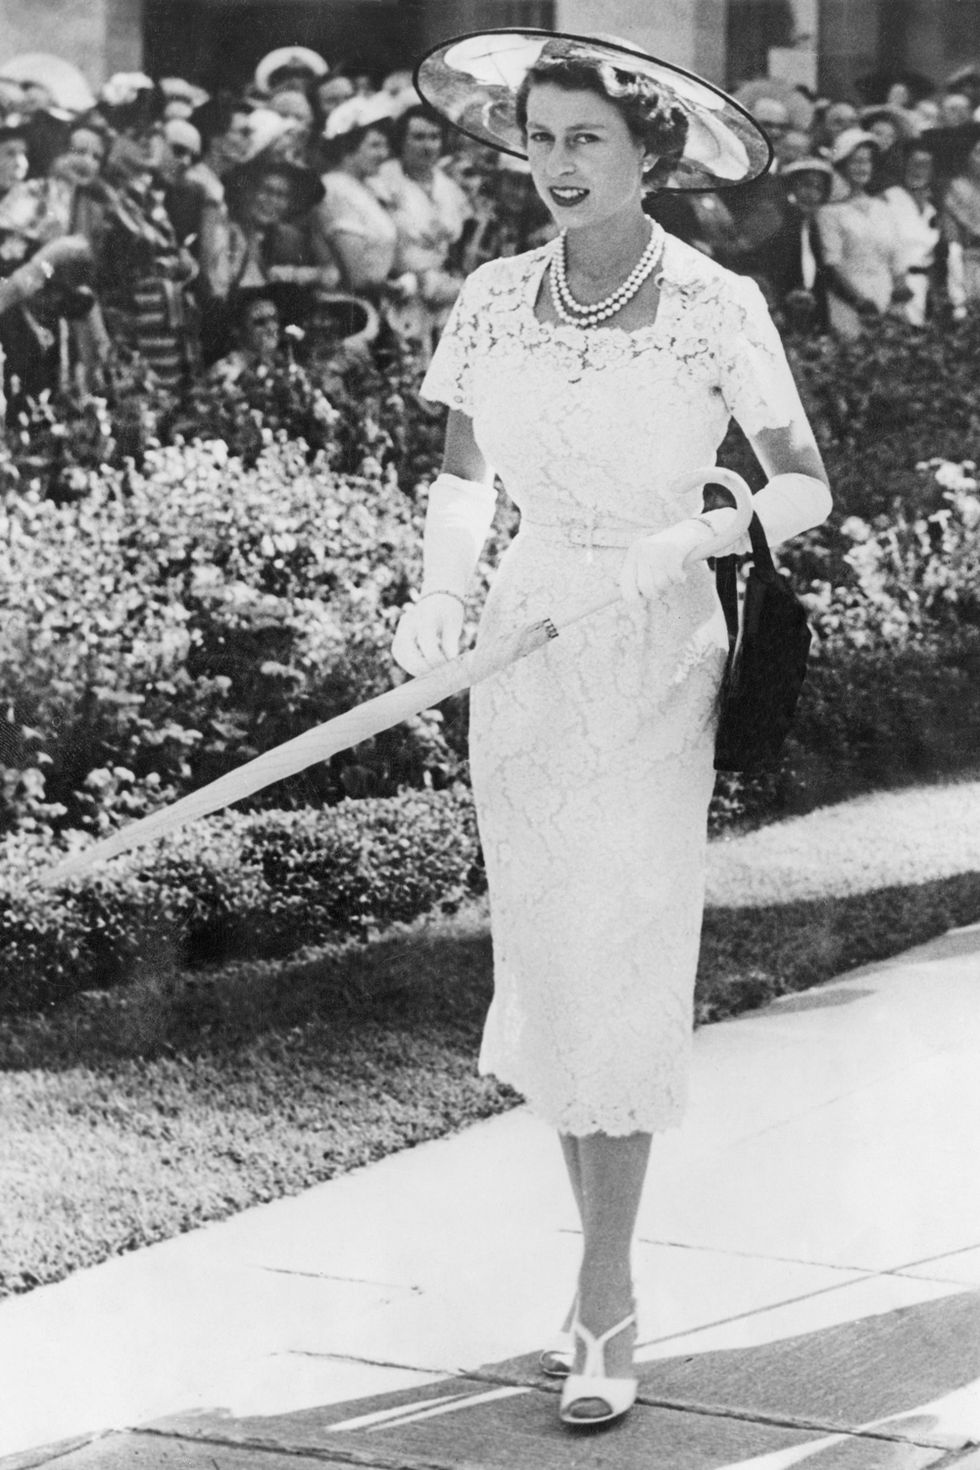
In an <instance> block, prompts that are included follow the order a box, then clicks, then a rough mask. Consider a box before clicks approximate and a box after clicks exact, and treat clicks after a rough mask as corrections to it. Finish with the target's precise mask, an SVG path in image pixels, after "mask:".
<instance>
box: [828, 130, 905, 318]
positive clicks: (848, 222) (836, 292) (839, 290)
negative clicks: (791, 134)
mask: <svg viewBox="0 0 980 1470" xmlns="http://www.w3.org/2000/svg"><path fill="white" fill-rule="evenodd" d="M880 146H881V145H880V144H879V142H878V140H877V138H876V137H875V136H874V134H873V133H866V132H864V131H863V130H862V129H861V128H848V130H847V131H846V132H844V133H841V135H840V136H839V138H838V139H837V140H836V142H835V143H834V146H833V151H832V153H831V162H832V164H833V165H834V168H835V169H836V171H837V178H838V180H839V182H840V185H841V186H842V190H843V196H844V197H843V198H835V197H833V196H832V198H831V202H830V203H828V204H824V205H823V206H822V207H821V209H820V210H819V211H818V213H817V228H818V230H819V232H820V244H821V247H822V249H823V261H824V272H825V274H826V278H827V288H828V290H827V308H828V315H829V320H830V329H831V331H832V332H833V333H834V334H835V335H836V336H838V337H856V336H858V335H859V334H860V333H861V331H862V329H863V327H864V325H866V324H867V323H868V322H869V321H871V322H873V321H874V320H876V319H877V318H878V317H879V316H881V315H882V313H883V312H885V311H887V310H888V309H889V307H890V306H892V305H893V304H894V305H899V304H900V305H902V306H904V305H905V303H906V302H907V301H908V300H909V298H910V296H911V292H910V291H909V288H908V285H907V283H906V280H905V276H904V273H903V270H902V257H901V255H900V253H899V248H898V241H897V239H896V236H895V221H894V216H893V214H892V211H891V210H890V209H889V207H888V205H887V204H886V203H885V201H884V200H883V199H880V198H878V197H877V196H876V195H874V194H871V193H870V192H869V190H870V187H871V182H872V180H873V178H874V166H875V158H876V156H877V154H878V153H879V152H880Z"/></svg>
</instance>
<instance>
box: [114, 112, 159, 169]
mask: <svg viewBox="0 0 980 1470" xmlns="http://www.w3.org/2000/svg"><path fill="white" fill-rule="evenodd" d="M163 152H164V142H163V130H162V128H161V126H160V124H159V123H152V124H150V125H149V126H148V127H139V128H126V130H125V131H124V132H121V133H120V134H119V136H118V137H117V138H116V141H115V142H114V143H113V145H112V162H113V164H114V165H115V167H116V168H120V169H122V170H123V172H125V173H131V174H141V173H154V172H155V171H156V170H157V169H158V168H159V167H160V165H161V163H162V162H163Z"/></svg>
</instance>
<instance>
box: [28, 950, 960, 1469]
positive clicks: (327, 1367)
mask: <svg viewBox="0 0 980 1470" xmlns="http://www.w3.org/2000/svg"><path fill="white" fill-rule="evenodd" d="M978 1125H980V926H977V927H975V928H972V929H967V930H960V931H957V932H955V933H952V934H949V935H947V936H945V937H944V938H943V939H940V940H937V941H935V942H934V943H932V944H930V945H927V946H924V947H922V948H920V949H918V950H916V951H914V952H912V953H909V954H907V955H904V956H901V957H899V958H898V959H895V960H892V961H889V962H887V963H884V964H880V965H875V966H872V967H869V968H867V969H865V970H861V971H857V972H854V973H853V974H851V975H849V976H848V977H847V979H846V980H842V981H838V982H836V983H834V984H832V985H827V986H823V987H821V988H819V989H816V990H813V991H810V992H807V993H805V994H802V995H797V996H793V997H790V998H787V999H785V1000H783V1001H781V1002H778V1003H777V1004H775V1005H773V1006H771V1007H769V1008H768V1009H767V1010H765V1011H760V1012H754V1013H751V1014H749V1015H747V1016H744V1017H742V1018H740V1019H738V1020H735V1021H731V1022H726V1023H723V1024H721V1025H716V1026H711V1027H708V1028H705V1029H704V1030H702V1031H700V1032H699V1033H698V1035H697V1038H696V1044H695V1072H694V1097H693V1104H692V1108H691V1112H690V1115H689V1118H688V1121H687V1123H686V1124H685V1126H684V1128H683V1129H682V1130H681V1131H679V1132H678V1133H675V1134H671V1135H667V1136H666V1137H665V1138H664V1139H662V1140H658V1142H657V1143H656V1145H655V1150H654V1160H653V1165H652V1169H651V1174H650V1181H649V1187H648V1190H647V1194H646V1198H645V1201H644V1206H643V1210H642V1214H641V1222H640V1229H639V1243H638V1246H637V1251H636V1269H637V1285H638V1293H639V1299H640V1343H641V1347H640V1350H639V1354H638V1357H639V1374H640V1380H641V1390H640V1402H639V1403H638V1404H637V1407H636V1408H635V1409H634V1411H633V1413H632V1414H631V1415H630V1416H629V1417H628V1419H627V1420H626V1421H624V1422H623V1423H622V1424H620V1425H619V1426H616V1427H613V1428H612V1429H609V1430H605V1431H601V1430H600V1431H592V1432H588V1433H586V1434H584V1435H574V1434H570V1433H569V1432H568V1431H566V1430H564V1429H562V1428H561V1426H560V1425H559V1424H558V1422H557V1418H556V1409H557V1399H556V1387H555V1385H553V1384H549V1383H548V1382H547V1381H546V1380H544V1379H542V1378H541V1377H539V1376H538V1375H537V1374H536V1372H535V1360H536V1356H537V1352H538V1349H539V1348H540V1347H541V1346H542V1345H543V1344H545V1343H547V1342H548V1341H549V1339H550V1338H551V1336H552V1334H553V1331H554V1328H555V1326H556V1324H557V1323H558V1322H559V1320H560V1318H561V1317H562V1315H563V1314H564V1311H565V1308H566V1306H567V1301H568V1297H569V1294H570V1291H571V1285H572V1281H573V1278H574V1272H575V1269H576V1264H577V1251H578V1238H577V1233H576V1223H575V1220H574V1215H573V1208H572V1205H571V1201H570V1197H569V1195H568V1191H567V1185H566V1183H565V1180H564V1176H563V1171H562V1167H561V1161H560V1156H559V1152H558V1149H557V1146H556V1143H555V1141H554V1138H553V1137H552V1135H551V1134H550V1133H549V1131H548V1130H546V1129H545V1128H544V1127H543V1126H541V1125H540V1124H539V1123H537V1122H536V1121H535V1120H534V1119H532V1118H531V1117H530V1116H529V1115H528V1114H527V1113H526V1112H525V1111H523V1110H518V1111H516V1112H513V1113H510V1114H507V1115H505V1116H503V1117H500V1118H496V1119H494V1120H492V1121H490V1122H487V1123H483V1124H480V1125H478V1126H477V1127H474V1128H470V1129H468V1130H467V1131H466V1132H465V1133H463V1134H460V1135H459V1136H457V1137H455V1138H451V1139H447V1140H444V1141H441V1142H437V1143H432V1144H427V1145H425V1146H423V1147H420V1148H417V1149H414V1150H411V1151H410V1152H407V1153H403V1154H400V1155H396V1156H395V1157H392V1158H390V1159H387V1160H385V1161H384V1162H382V1163H380V1164H377V1165H374V1166H372V1167H371V1168H368V1169H364V1170H361V1171H360V1172H358V1173H355V1174H351V1175H347V1176H345V1177H344V1178H341V1179H338V1180H335V1181H333V1182H331V1183H328V1184H323V1185H319V1186H317V1187H315V1188H313V1189H310V1190H309V1191H308V1192H306V1193H305V1194H303V1195H301V1196H299V1197H297V1198H294V1199H288V1200H283V1201H280V1202H278V1203H276V1204H272V1205H266V1206H263V1207H260V1208H257V1209H252V1210H249V1211H247V1212H245V1213H244V1214H241V1215H239V1216H237V1217H236V1218H234V1219H232V1220H229V1221H227V1222H225V1223H223V1224H218V1225H213V1226H210V1227H208V1228H206V1229H203V1230H199V1231H195V1232H193V1233H192V1234H189V1235H186V1236H183V1237H181V1238H179V1239H177V1240H173V1241H169V1242H167V1243H165V1244H163V1245H159V1246H154V1247H151V1248H149V1249H147V1250H143V1251H140V1252H138V1253H136V1254H134V1255H131V1256H126V1257H122V1258H119V1259H116V1260H113V1261H111V1262H109V1263H108V1264H106V1265H104V1266H100V1267H97V1268H95V1269H93V1270H88V1271H82V1272H79V1273H78V1274H77V1275H76V1276H74V1277H73V1278H71V1279H70V1280H69V1281H66V1282H64V1283H62V1284H59V1285H57V1286H51V1287H44V1288H41V1289H39V1290H37V1291H35V1292H32V1293H30V1294H29V1295H27V1296H25V1297H20V1298H15V1299H13V1300H11V1301H9V1302H7V1303H6V1304H4V1305H3V1306H2V1307H0V1455H2V1456H3V1458H2V1459H0V1467H2V1470H13V1467H18V1470H26V1467H29V1466H31V1467H32V1466H37V1465H43V1464H48V1463H56V1464H57V1465H58V1466H59V1470H81V1467H89V1466H104V1467H119V1470H122V1467H129V1466H140V1467H148V1470H149V1467H156V1466H168V1467H177V1466H187V1467H202V1470H203V1467H211V1470H213V1467H221V1470H279V1467H283V1470H285V1467H287V1466H288V1467H290V1470H303V1467H313V1466H314V1465H322V1464H323V1463H324V1462H326V1463H329V1464H333V1465H348V1466H354V1465H356V1466H361V1467H371V1466H374V1467H388V1470H395V1467H398V1470H421V1467H425V1470H438V1467H449V1466H453V1467H461V1466H465V1467H469V1470H478V1467H486V1470H498V1467H499V1470H503V1467H520V1470H549V1467H551V1466H554V1467H556V1470H557V1467H563V1470H566V1467H580V1466H590V1467H610V1470H613V1467H615V1470H626V1467H634V1466H635V1467H638V1470H639V1467H642V1470H652V1467H664V1470H689V1467H690V1470H721V1467H725V1466H739V1467H743V1470H745V1467H750V1466H751V1467H752V1470H782V1467H784V1466H791V1465H796V1464H800V1463H804V1462H807V1463H812V1464H813V1465H814V1466H815V1467H818V1466H819V1467H821V1470H822V1467H825V1466H826V1467H833V1470H918V1467H921V1466H946V1465H954V1464H955V1465H958V1466H961V1467H966V1466H970V1467H973V1470H976V1467H978V1466H980V1451H978V1450H977V1448H976V1446H978V1445H980V1168H978V1157H977V1156H978V1136H980V1126H978ZM43 1446H47V1448H38V1447H43Z"/></svg>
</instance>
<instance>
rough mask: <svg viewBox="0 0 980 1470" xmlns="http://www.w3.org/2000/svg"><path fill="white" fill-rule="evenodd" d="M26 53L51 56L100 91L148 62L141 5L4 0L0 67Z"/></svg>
mask: <svg viewBox="0 0 980 1470" xmlns="http://www.w3.org/2000/svg"><path fill="white" fill-rule="evenodd" d="M22 51H50V52H52V53H54V54H56V55H58V56H62V57H64V58H65V59H66V60H68V61H73V62H74V63H75V65H76V66H77V67H78V68H79V69H80V70H81V71H83V72H84V73H85V76H86V77H87V78H88V80H89V82H90V83H91V84H92V86H93V87H98V86H99V85H100V84H101V83H102V82H103V81H104V80H105V78H106V77H107V76H109V75H111V73H112V72H114V71H135V70H138V69H139V67H140V66H141V64H142V58H143V3H142V0H0V63H2V62H3V61H5V60H10V58H11V57H13V56H16V55H17V54H18V53H19V52H22Z"/></svg>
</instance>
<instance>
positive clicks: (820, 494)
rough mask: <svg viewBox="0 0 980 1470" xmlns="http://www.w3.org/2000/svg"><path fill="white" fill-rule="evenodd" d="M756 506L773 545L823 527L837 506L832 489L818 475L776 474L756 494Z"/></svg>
mask: <svg viewBox="0 0 980 1470" xmlns="http://www.w3.org/2000/svg"><path fill="white" fill-rule="evenodd" d="M752 504H753V509H754V511H755V513H756V515H757V516H758V517H759V520H760V521H761V522H762V529H763V530H764V531H765V533H766V540H767V541H768V542H769V545H770V546H778V545H779V543H780V542H781V541H788V540H789V539H790V537H791V536H798V535H799V534H800V532H801V531H809V530H810V529H811V528H812V527H813V526H819V525H820V524H821V522H822V521H825V520H826V519H827V517H828V516H829V515H830V512H831V509H832V508H833V501H832V499H831V495H830V491H829V490H828V488H827V486H826V485H825V484H824V482H823V480H818V479H817V478H816V476H815V475H799V474H793V473H790V474H785V475H773V477H772V479H771V480H770V481H769V482H768V483H767V484H765V485H763V487H762V489H761V490H760V491H759V492H758V494H756V495H755V496H753V502H752Z"/></svg>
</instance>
